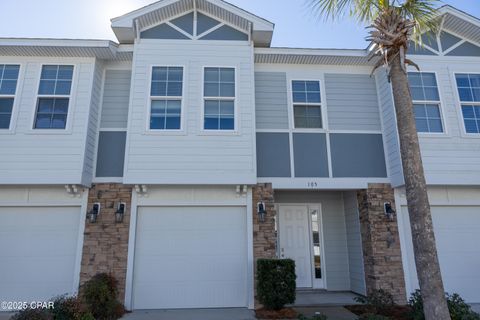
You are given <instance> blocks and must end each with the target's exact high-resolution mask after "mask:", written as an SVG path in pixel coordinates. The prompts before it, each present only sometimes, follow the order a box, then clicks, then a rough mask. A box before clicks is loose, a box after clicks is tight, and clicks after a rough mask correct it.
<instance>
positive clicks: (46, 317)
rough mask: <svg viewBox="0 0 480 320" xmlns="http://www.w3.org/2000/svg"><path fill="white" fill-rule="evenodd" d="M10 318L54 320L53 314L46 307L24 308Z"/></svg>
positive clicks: (19, 319) (12, 319)
mask: <svg viewBox="0 0 480 320" xmlns="http://www.w3.org/2000/svg"><path fill="white" fill-rule="evenodd" d="M10 320H53V315H52V314H51V313H50V312H49V310H45V309H24V310H22V311H20V312H18V313H16V314H14V315H13V316H12V317H11V318H10Z"/></svg>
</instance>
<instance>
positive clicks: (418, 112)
mask: <svg viewBox="0 0 480 320" xmlns="http://www.w3.org/2000/svg"><path fill="white" fill-rule="evenodd" d="M413 112H414V114H415V118H418V117H420V118H425V117H427V112H426V110H425V105H423V104H414V105H413Z"/></svg>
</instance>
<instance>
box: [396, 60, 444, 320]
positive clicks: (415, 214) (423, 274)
mask: <svg viewBox="0 0 480 320" xmlns="http://www.w3.org/2000/svg"><path fill="white" fill-rule="evenodd" d="M400 63H401V62H400V57H399V56H397V57H396V58H395V59H394V60H393V61H392V64H391V68H392V69H391V82H392V87H393V97H394V101H395V110H396V114H397V126H398V134H399V138H400V151H401V155H402V165H403V174H404V176H405V188H406V195H407V204H408V212H409V216H410V226H411V229H412V240H413V250H414V255H415V265H416V267H417V275H418V281H419V284H420V290H421V293H422V298H423V305H424V313H425V319H426V320H450V314H449V311H448V306H447V302H446V299H445V295H444V288H443V282H442V277H441V274H440V265H439V263H438V256H437V249H436V245H435V235H434V232H433V224H432V215H431V212H430V203H429V201H428V195H427V185H426V182H425V175H424V172H423V164H422V158H421V155H420V146H419V142H418V135H417V130H416V127H415V117H414V113H413V103H412V98H411V94H410V88H409V85H408V78H407V75H406V74H405V73H404V72H403V70H402V68H401V64H400Z"/></svg>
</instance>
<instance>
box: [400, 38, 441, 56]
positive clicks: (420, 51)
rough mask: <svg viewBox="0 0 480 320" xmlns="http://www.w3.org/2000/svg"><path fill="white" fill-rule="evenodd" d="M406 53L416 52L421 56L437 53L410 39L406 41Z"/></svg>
mask: <svg viewBox="0 0 480 320" xmlns="http://www.w3.org/2000/svg"><path fill="white" fill-rule="evenodd" d="M407 54H418V55H422V56H436V55H437V54H436V53H435V52H433V51H430V50H428V49H426V48H424V47H422V46H420V45H418V44H415V43H414V42H412V41H409V43H408V51H407Z"/></svg>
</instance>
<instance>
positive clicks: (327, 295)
mask: <svg viewBox="0 0 480 320" xmlns="http://www.w3.org/2000/svg"><path fill="white" fill-rule="evenodd" d="M358 296H359V295H357V294H355V293H353V292H350V291H327V290H315V289H300V290H297V299H296V301H295V303H294V304H293V305H292V306H294V307H318V306H325V307H326V306H345V305H351V304H357V302H355V300H353V299H354V298H355V297H358Z"/></svg>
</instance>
